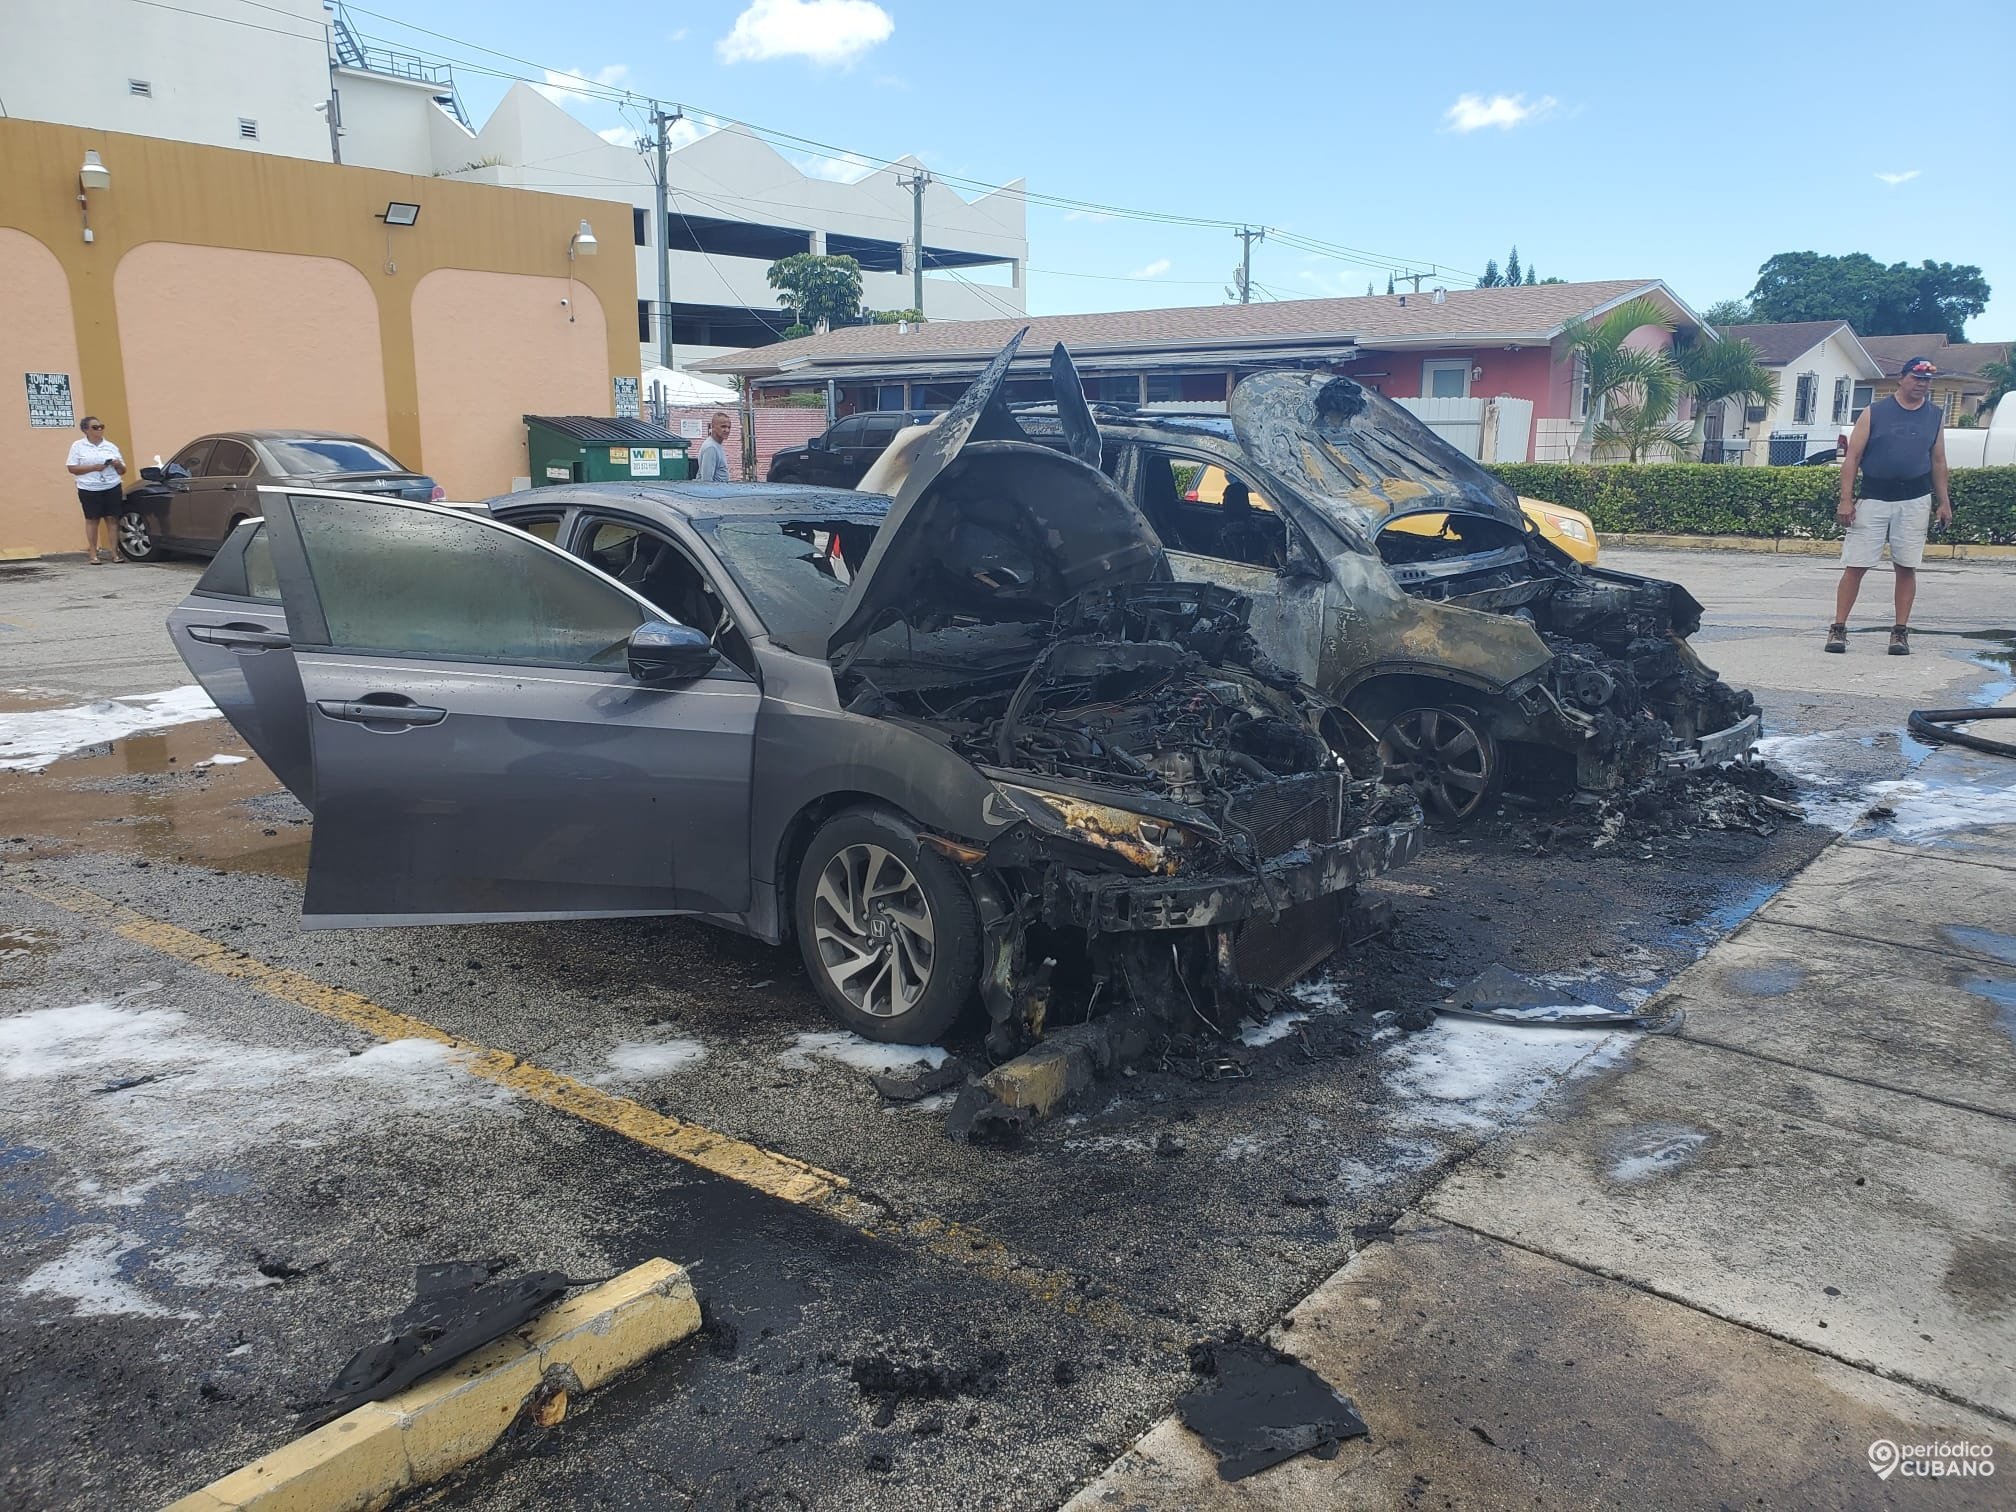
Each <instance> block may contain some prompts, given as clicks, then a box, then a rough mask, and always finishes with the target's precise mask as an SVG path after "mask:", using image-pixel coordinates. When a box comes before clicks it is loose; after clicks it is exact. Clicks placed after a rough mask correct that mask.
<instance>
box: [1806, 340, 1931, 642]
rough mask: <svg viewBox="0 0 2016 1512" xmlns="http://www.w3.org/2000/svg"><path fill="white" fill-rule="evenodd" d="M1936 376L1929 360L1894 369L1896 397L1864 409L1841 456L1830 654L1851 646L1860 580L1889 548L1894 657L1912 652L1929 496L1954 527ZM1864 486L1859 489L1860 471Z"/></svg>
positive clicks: (1929, 506) (1929, 519)
mask: <svg viewBox="0 0 2016 1512" xmlns="http://www.w3.org/2000/svg"><path fill="white" fill-rule="evenodd" d="M1938 371H1939V369H1938V368H1936V367H1934V366H1933V365H1932V360H1931V359H1930V358H1929V357H1913V358H1912V359H1911V360H1910V361H1908V362H1906V363H1905V364H1904V366H1903V367H1901V368H1899V369H1898V370H1897V392H1896V394H1895V395H1894V396H1892V397H1890V398H1886V399H1879V400H1877V401H1876V402H1875V403H1874V404H1872V405H1870V406H1869V408H1867V409H1866V410H1864V411H1863V412H1862V415H1861V418H1860V419H1858V420H1857V421H1856V422H1855V431H1854V434H1853V435H1851V436H1850V437H1849V438H1848V455H1847V456H1845V457H1843V458H1842V459H1841V505H1840V508H1839V509H1837V510H1836V511H1835V514H1836V516H1837V517H1838V518H1839V519H1840V521H1841V523H1842V524H1843V525H1845V526H1847V530H1846V531H1845V533H1844V534H1843V535H1842V538H1841V584H1840V586H1839V587H1838V588H1836V589H1835V591H1834V623H1833V624H1831V625H1829V626H1828V627H1827V649H1828V650H1829V651H1846V650H1847V649H1848V612H1849V611H1850V610H1851V609H1853V608H1854V607H1855V595H1856V594H1857V593H1859V592H1860V591H1861V588H1862V579H1863V576H1864V575H1865V574H1866V573H1867V572H1868V571H1869V569H1870V568H1871V567H1874V566H1875V565H1876V563H1877V562H1878V561H1879V560H1881V558H1882V555H1883V547H1884V546H1885V544H1886V543H1887V544H1888V546H1889V547H1890V565H1891V567H1892V569H1893V570H1894V571H1895V572H1896V575H1897V589H1896V608H1897V616H1896V618H1895V619H1894V620H1893V621H1892V622H1891V625H1890V654H1891V655H1892V656H1909V655H1910V654H1911V633H1910V630H1909V628H1908V627H1909V625H1910V623H1911V604H1912V601H1913V600H1915V599H1916V598H1917V597H1918V564H1919V563H1920V562H1921V561H1923V560H1924V558H1925V532H1926V530H1927V528H1928V527H1929V526H1930V524H1931V514H1932V496H1933V495H1934V494H1937V495H1938V496H1939V523H1940V524H1941V525H1950V524H1952V523H1953V501H1952V499H1951V498H1950V497H1949V496H1948V494H1947V492H1946V438H1945V435H1944V432H1943V430H1942V427H1943V425H1944V424H1945V418H1946V417H1945V415H1944V414H1943V413H1941V411H1940V409H1939V406H1938V405H1936V404H1933V403H1932V402H1931V401H1930V399H1929V397H1928V396H1929V395H1930V393H1931V391H1932V379H1933V376H1934V375H1935V374H1936V373H1937V372H1938ZM1858 471H1859V472H1860V473H1861V485H1862V486H1861V488H1860V489H1859V490H1858V489H1857V488H1856V486H1855V485H1856V473H1857V472H1858Z"/></svg>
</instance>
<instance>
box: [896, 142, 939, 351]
mask: <svg viewBox="0 0 2016 1512" xmlns="http://www.w3.org/2000/svg"><path fill="white" fill-rule="evenodd" d="M896 182H897V183H899V184H901V185H902V186H903V187H904V188H905V189H908V190H909V191H910V258H911V262H910V307H911V308H912V309H914V310H915V311H916V312H917V316H918V318H919V319H920V320H921V319H922V318H923V316H924V186H925V185H926V184H928V183H930V182H931V175H930V174H928V173H926V172H925V171H924V170H923V169H922V168H919V169H918V170H917V171H916V172H915V173H913V174H912V175H911V176H910V177H909V178H903V179H898V180H897V181H896Z"/></svg>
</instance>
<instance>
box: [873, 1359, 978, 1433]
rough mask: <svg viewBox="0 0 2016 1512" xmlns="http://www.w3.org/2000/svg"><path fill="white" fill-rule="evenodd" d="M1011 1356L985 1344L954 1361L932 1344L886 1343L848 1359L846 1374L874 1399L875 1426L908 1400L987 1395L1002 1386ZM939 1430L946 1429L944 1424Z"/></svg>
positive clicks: (888, 1420) (891, 1419)
mask: <svg viewBox="0 0 2016 1512" xmlns="http://www.w3.org/2000/svg"><path fill="white" fill-rule="evenodd" d="M1007 1366H1008V1356H1007V1355H1006V1354H1005V1353H1004V1352H1002V1351H1001V1350H998V1349H983V1350H981V1351H980V1353H979V1354H977V1355H976V1356H974V1358H973V1359H972V1360H971V1361H970V1362H969V1363H967V1364H964V1365H955V1364H953V1363H952V1362H951V1361H949V1360H945V1359H942V1358H940V1357H939V1356H938V1355H937V1354H936V1353H935V1352H934V1351H932V1350H929V1349H913V1348H910V1347H908V1346H905V1345H894V1346H883V1347H880V1348H876V1349H872V1350H868V1351H865V1352H863V1353H861V1354H857V1355H855V1356H854V1358H853V1359H852V1360H851V1361H849V1362H848V1366H847V1378H848V1379H849V1380H850V1381H852V1382H853V1383H854V1385H855V1386H856V1387H857V1388H858V1389H859V1390H860V1392H861V1399H862V1400H863V1401H864V1402H873V1403H874V1404H875V1412H874V1416H873V1418H872V1423H873V1426H875V1427H877V1428H887V1427H888V1426H889V1425H890V1424H891V1423H892V1422H894V1421H895V1420H896V1411H897V1409H898V1408H899V1407H900V1406H902V1405H903V1403H905V1402H911V1401H925V1402H949V1401H951V1400H953V1399H954V1398H957V1397H978V1398H985V1397H991V1396H993V1395H994V1394H995V1393H996V1392H997V1391H999V1390H1000V1389H1001V1383H1002V1374H1003V1372H1004V1371H1005V1370H1006V1369H1007ZM937 1431H942V1419H941V1427H940V1428H939V1430H937Z"/></svg>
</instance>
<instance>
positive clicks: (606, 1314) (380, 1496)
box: [166, 1260, 700, 1512]
mask: <svg viewBox="0 0 2016 1512" xmlns="http://www.w3.org/2000/svg"><path fill="white" fill-rule="evenodd" d="M699 1327H700V1303H699V1301H698V1299H697V1298H696V1297H695V1296H694V1294H693V1283H692V1282H691V1281H689V1280H688V1279H687V1277H686V1272H685V1271H684V1270H683V1269H682V1268H680V1267H679V1266H677V1265H674V1264H673V1263H672V1262H671V1261H669V1260H650V1261H647V1262H645V1263H644V1264H643V1265H640V1266H637V1267H636V1268H635V1269H634V1270H628V1271H625V1272H624V1273H623V1274H622V1275H620V1276H618V1277H616V1279H615V1280H613V1281H609V1282H607V1283H605V1284H603V1285H601V1286H598V1287H595V1288H594V1289H593V1290H591V1291H587V1292H583V1293H582V1294H581V1295H580V1296H578V1297H575V1298H573V1299H572V1300H570V1301H565V1302H562V1303H560V1304H558V1305H557V1306H555V1307H553V1308H551V1309H549V1310H548V1311H547V1312H545V1313H543V1314H541V1315H540V1316H539V1317H538V1318H536V1319H534V1320H533V1321H532V1322H531V1323H530V1324H528V1325H526V1327H524V1328H522V1329H520V1330H519V1331H518V1332H517V1333H515V1334H509V1335H507V1336H505V1337H504V1338H502V1339H499V1340H498V1341H497V1342H496V1343H494V1344H491V1345H488V1346H486V1347H485V1348H483V1349H479V1350H477V1351H476V1352H475V1353H474V1354H472V1355H468V1356H466V1357H465V1358H463V1359H462V1360H460V1361H458V1362H457V1363H456V1364H454V1365H452V1366H450V1367H449V1368H447V1369H446V1370H442V1371H440V1372H437V1373H436V1374H434V1375H431V1376H429V1377H428V1378H427V1379H426V1380H424V1381H421V1382H420V1383H419V1384H418V1385H416V1386H411V1387H409V1388H407V1389H406V1390H405V1391H402V1392H400V1393H399V1394H398V1395H396V1396H392V1397H387V1398H386V1399H385V1400H384V1401H382V1402H368V1403H366V1404H365V1405H364V1406H362V1407H359V1408H358V1409H357V1410H356V1411H354V1412H350V1413H346V1414H345V1415H344V1416H342V1417H340V1418H338V1419H336V1421H335V1422H333V1423H326V1424H324V1425H323V1426H322V1427H320V1428H317V1429H316V1430H315V1431H314V1432H312V1433H308V1434H304V1435H303V1436H302V1437H300V1438H298V1439H296V1440H295V1441H294V1442H293V1443H291V1444H288V1445H286V1446H285V1447H283V1448H280V1449H276V1450H274V1451H273V1452H272V1453H271V1454H269V1455H266V1456H265V1457H263V1458H261V1459H256V1460H254V1461H253V1462H252V1463H251V1464H249V1465H247V1466H245V1467H244V1468H243V1469H241V1470H234V1471H232V1472H231V1474H229V1475H227V1476H225V1477H223V1478H222V1479H221V1480H214V1481H212V1482H211V1483H210V1484H209V1485H207V1486H205V1487H204V1488H203V1489H202V1490H200V1491H196V1492H192V1493H191V1494H190V1495H188V1496H185V1497H183V1498H182V1499H181V1500H180V1501H178V1502H175V1503H173V1504H172V1505H171V1506H170V1507H168V1508H167V1509H166V1512H368V1509H373V1508H378V1507H384V1506H386V1505H388V1504H389V1503H391V1502H392V1500H393V1499H394V1498H395V1497H398V1496H400V1495H402V1494H403V1493H405V1492H407V1491H411V1490H414V1489H416V1488H417V1487H420V1486H425V1485H427V1484H429V1483H431V1482H433V1481H437V1480H439V1479H440V1478H441V1477H442V1476H444V1475H447V1474H448V1473H449V1472H450V1471H452V1470H455V1469H458V1468H459V1467H461V1466H463V1465H466V1464H468V1463H469V1462H470V1461H471V1460H473V1459H476V1458H478V1457H479V1456H480V1455H482V1454H484V1453H485V1452H487V1451H488V1450H489V1449H490V1448H491V1446H492V1445H494V1444H495V1443H496V1442H497V1441H498V1439H500V1438H502V1437H503V1435H504V1433H505V1430H507V1429H509V1428H510V1427H511V1426H512V1425H513V1424H514V1423H517V1422H519V1421H520V1420H521V1418H522V1419H525V1420H527V1421H529V1422H531V1423H533V1424H536V1425H537V1426H539V1427H542V1428H549V1427H551V1426H553V1425H554V1424H555V1423H558V1422H559V1421H560V1420H561V1419H562V1418H564V1417H565V1416H566V1414H567V1406H568V1398H569V1396H570V1395H572V1394H575V1393H579V1392H583V1391H593V1390H594V1389H595V1388H596V1387H598V1386H600V1385H602V1384H603V1383H604V1382H606V1381H608V1380H610V1379H611V1378H612V1377H614V1376H617V1375H620V1374H621V1373H622V1372H623V1371H625V1370H628V1369H629V1368H630V1367H631V1366H633V1365H637V1364H641V1363H642V1362H643V1361H645V1360H647V1359H649V1358H650V1357H651V1356H652V1355H654V1354H656V1353H658V1352H659V1351H660V1350H662V1349H665V1348H667V1347H668V1346H670V1345H672V1344H676V1343H677V1342H678V1341H679V1340H681V1339H683V1338H685V1337H687V1336H688V1335H689V1334H691V1333H693V1332H694V1331H695V1330H696V1329H698V1328H699Z"/></svg>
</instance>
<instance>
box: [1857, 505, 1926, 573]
mask: <svg viewBox="0 0 2016 1512" xmlns="http://www.w3.org/2000/svg"><path fill="white" fill-rule="evenodd" d="M1931 523H1932V495H1930V494H1920V495H1919V496H1918V497H1917V498H1915V499H1857V500H1856V501H1855V523H1854V524H1853V525H1850V526H1849V527H1848V533H1847V534H1846V535H1844V536H1842V538H1841V565H1842V566H1843V567H1874V566H1875V565H1876V564H1877V563H1878V562H1879V561H1881V560H1882V559H1883V543H1884V542H1886V541H1887V542H1889V543H1890V560H1891V562H1892V564H1893V565H1895V566H1898V567H1916V566H1917V565H1918V564H1919V563H1920V562H1922V561H1924V560H1925V532H1926V530H1927V528H1928V527H1930V525H1931Z"/></svg>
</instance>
